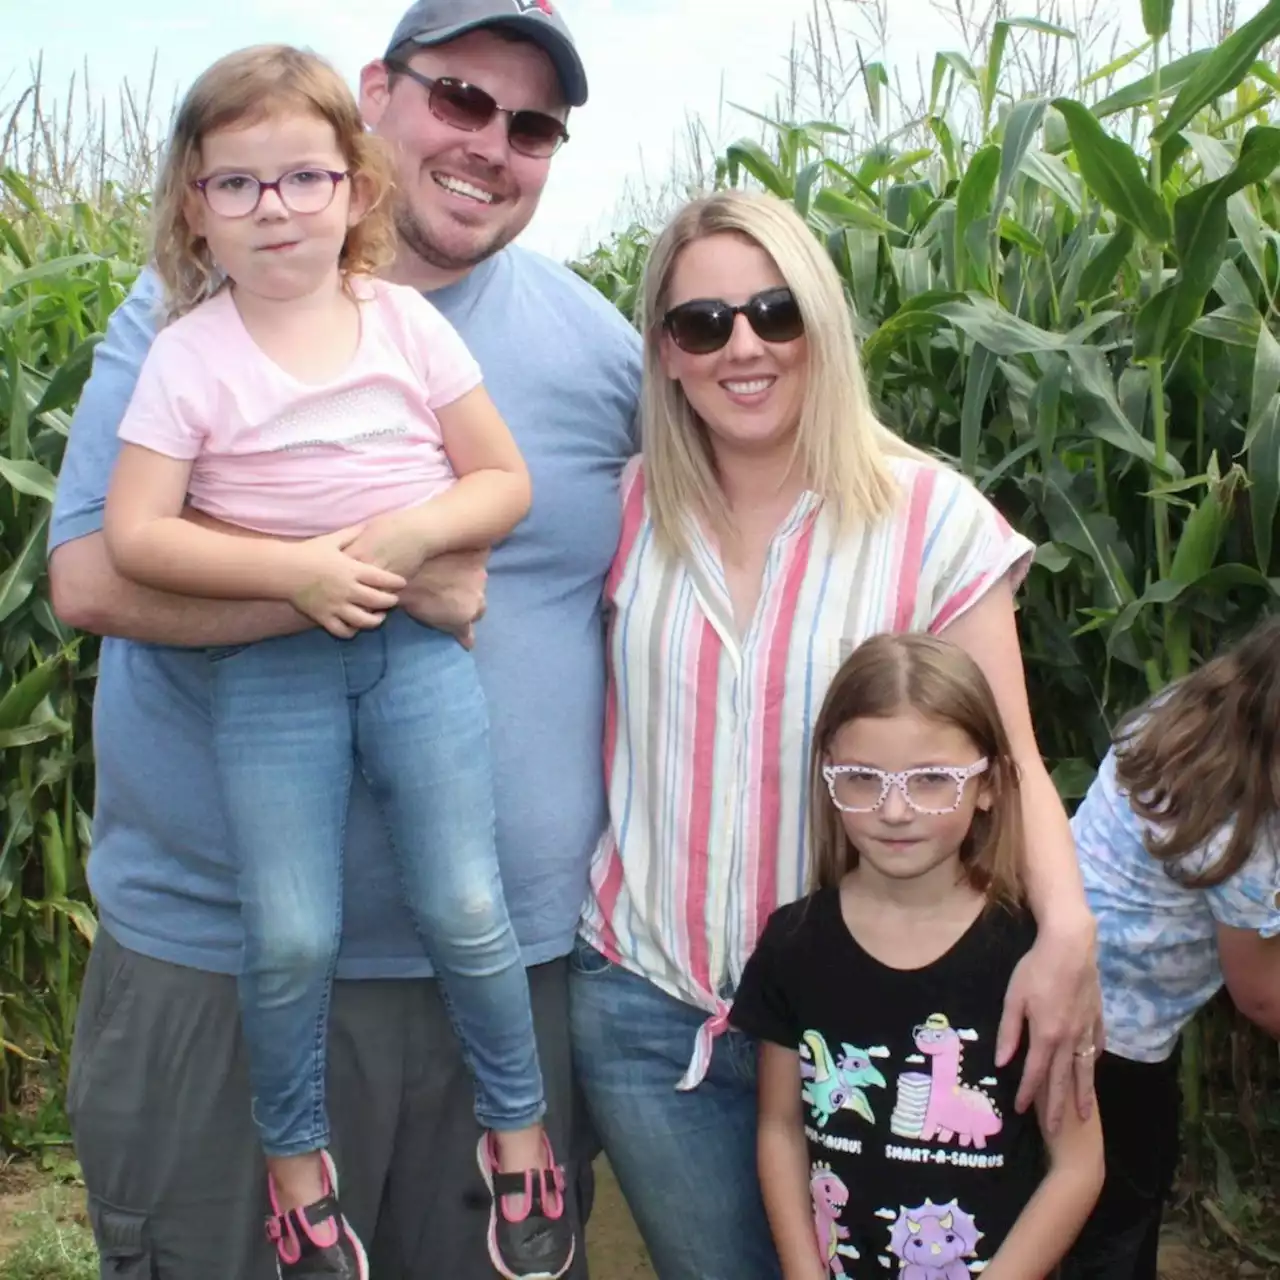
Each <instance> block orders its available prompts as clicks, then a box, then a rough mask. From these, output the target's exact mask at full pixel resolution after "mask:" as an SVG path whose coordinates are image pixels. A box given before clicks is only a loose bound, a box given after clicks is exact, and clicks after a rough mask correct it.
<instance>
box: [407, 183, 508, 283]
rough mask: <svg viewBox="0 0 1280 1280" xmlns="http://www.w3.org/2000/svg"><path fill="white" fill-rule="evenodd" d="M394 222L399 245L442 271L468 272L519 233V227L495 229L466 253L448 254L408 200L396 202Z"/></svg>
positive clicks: (504, 246)
mask: <svg viewBox="0 0 1280 1280" xmlns="http://www.w3.org/2000/svg"><path fill="white" fill-rule="evenodd" d="M395 223H396V234H397V235H398V236H399V238H400V243H401V244H403V245H404V247H405V248H406V249H408V250H409V252H410V253H412V254H414V255H415V256H416V257H418V258H421V259H422V261H423V262H425V263H427V264H428V265H429V266H432V267H436V268H438V269H439V270H441V271H469V270H470V269H471V268H472V267H475V266H478V265H479V264H480V263H481V262H483V261H484V260H485V259H486V258H491V257H492V256H493V255H494V254H495V253H497V252H498V250H500V249H505V248H506V246H507V245H508V244H510V243H511V241H512V240H514V239H515V238H516V236H517V235H518V234H519V228H517V229H516V230H515V231H509V230H508V228H506V227H497V228H495V229H494V231H493V232H491V233H490V236H489V238H488V239H487V240H485V241H483V242H482V243H481V244H480V245H478V246H477V247H476V248H474V249H472V250H471V251H470V252H469V253H465V254H455V253H449V252H448V251H447V250H446V249H444V248H442V247H441V245H440V244H439V243H438V242H437V241H436V240H435V239H433V237H432V235H431V233H430V231H429V230H428V229H427V227H426V225H425V224H424V223H423V221H422V220H421V219H420V218H419V217H418V216H417V214H415V213H414V211H413V207H412V205H411V204H410V203H409V201H408V200H405V199H400V200H397V201H396V208H395Z"/></svg>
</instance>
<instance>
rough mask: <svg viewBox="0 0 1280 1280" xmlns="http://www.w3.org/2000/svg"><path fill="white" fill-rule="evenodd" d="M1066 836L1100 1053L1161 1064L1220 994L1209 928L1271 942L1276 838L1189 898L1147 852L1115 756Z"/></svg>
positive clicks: (1207, 851) (1202, 863)
mask: <svg viewBox="0 0 1280 1280" xmlns="http://www.w3.org/2000/svg"><path fill="white" fill-rule="evenodd" d="M1191 785H1195V784H1194V780H1191ZM1071 829H1072V832H1073V834H1074V836H1075V841H1076V851H1077V854H1078V856H1079V859H1080V868H1081V871H1082V872H1083V874H1084V884H1085V892H1086V894H1087V895H1088V899H1089V906H1090V907H1091V909H1092V910H1093V913H1094V915H1095V916H1096V917H1097V921H1098V962H1099V968H1100V971H1101V977H1102V1001H1103V1016H1104V1019H1105V1022H1106V1028H1107V1048H1108V1050H1109V1051H1111V1052H1112V1053H1116V1054H1118V1055H1119V1056H1120V1057H1123V1058H1129V1059H1131V1060H1132V1061H1135V1062H1163V1061H1165V1059H1167V1058H1168V1057H1169V1055H1170V1054H1171V1053H1172V1052H1173V1049H1174V1046H1175V1045H1176V1043H1177V1040H1178V1035H1179V1033H1180V1032H1181V1030H1182V1028H1183V1027H1184V1026H1185V1025H1186V1024H1187V1022H1188V1021H1189V1020H1190V1019H1191V1018H1192V1017H1193V1016H1194V1015H1195V1013H1196V1012H1197V1010H1199V1009H1200V1008H1201V1007H1202V1006H1204V1005H1205V1004H1207V1003H1208V1002H1209V1001H1210V1000H1211V999H1212V998H1213V997H1214V995H1215V994H1216V993H1217V992H1218V989H1219V988H1220V987H1221V986H1222V970H1221V968H1220V967H1219V964H1218V942H1217V928H1218V925H1220V924H1222V925H1227V926H1228V927H1230V928H1233V929H1251V930H1254V931H1255V932H1257V933H1259V934H1261V935H1262V936H1263V937H1264V938H1270V937H1274V936H1275V935H1276V934H1280V838H1278V837H1280V832H1277V830H1276V829H1275V828H1274V827H1273V828H1272V829H1271V831H1270V832H1269V833H1268V835H1267V837H1266V838H1264V840H1263V841H1262V843H1261V844H1260V845H1259V847H1258V848H1257V849H1256V850H1255V851H1254V853H1253V856H1252V857H1251V858H1250V859H1249V861H1248V862H1247V863H1245V865H1244V866H1243V867H1242V868H1241V869H1240V870H1239V871H1238V872H1237V873H1236V874H1235V875H1234V876H1231V877H1230V878H1229V879H1228V880H1225V881H1224V882H1223V883H1222V884H1219V885H1215V886H1214V887H1213V888H1210V889H1188V888H1186V887H1184V886H1183V885H1181V884H1179V882H1178V881H1177V880H1175V879H1174V878H1173V877H1172V876H1171V875H1170V874H1169V872H1168V871H1167V870H1166V867H1165V864H1164V863H1162V862H1160V861H1159V860H1158V859H1156V858H1153V857H1152V856H1151V854H1150V853H1148V852H1147V850H1146V847H1145V845H1144V843H1143V836H1144V833H1145V831H1146V830H1147V827H1146V824H1145V823H1144V822H1143V821H1142V820H1141V819H1140V818H1138V817H1137V815H1136V814H1135V813H1134V812H1133V810H1132V809H1131V808H1130V807H1129V804H1128V800H1127V799H1126V796H1125V793H1124V790H1123V788H1122V787H1121V786H1120V784H1119V782H1118V781H1117V779H1116V769H1115V752H1114V750H1112V751H1109V752H1108V753H1107V756H1106V758H1105V759H1104V760H1103V762H1102V766H1101V768H1100V769H1099V770H1098V776H1097V777H1096V778H1095V779H1094V782H1093V785H1092V786H1091V787H1090V788H1089V792H1088V794H1087V795H1086V796H1085V798H1084V800H1083V801H1082V802H1081V805H1080V807H1079V809H1078V810H1077V811H1076V813H1075V816H1074V817H1073V818H1072V820H1071ZM1229 837H1230V829H1229V828H1224V830H1223V831H1221V832H1219V833H1218V835H1217V836H1215V837H1214V839H1213V840H1211V841H1210V842H1209V844H1208V845H1207V846H1206V847H1205V848H1204V849H1203V850H1200V851H1199V852H1197V853H1195V854H1193V855H1191V856H1190V858H1188V859H1187V861H1186V864H1185V865H1186V866H1187V868H1188V869H1189V870H1191V871H1192V872H1198V871H1201V870H1203V869H1204V868H1205V867H1207V866H1210V865H1211V864H1213V863H1214V862H1216V861H1217V858H1218V856H1219V854H1220V853H1221V851H1222V849H1223V848H1224V846H1225V844H1226V842H1227V840H1228V839H1229Z"/></svg>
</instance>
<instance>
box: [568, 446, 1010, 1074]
mask: <svg viewBox="0 0 1280 1280" xmlns="http://www.w3.org/2000/svg"><path fill="white" fill-rule="evenodd" d="M891 466H892V469H893V474H894V476H895V478H896V480H897V482H898V486H899V490H900V496H899V499H898V502H897V504H896V506H895V508H894V509H893V510H892V511H891V512H890V513H889V514H888V515H886V516H885V517H884V518H882V519H881V520H879V521H877V522H875V523H873V524H864V525H862V526H860V527H855V528H853V529H848V530H843V531H841V530H840V529H839V528H838V527H837V525H836V523H835V521H834V520H833V519H832V518H831V517H830V515H829V513H827V512H826V511H825V510H824V508H823V504H822V502H821V499H820V498H819V497H818V495H817V494H815V493H812V492H807V493H805V494H803V495H802V496H801V497H800V498H799V499H798V501H797V502H796V505H795V507H794V508H793V509H792V511H791V513H790V515H789V516H788V517H787V518H786V519H785V520H784V521H783V523H782V524H781V526H780V527H779V528H778V531H777V533H776V534H775V535H774V537H773V541H772V543H771V544H770V547H769V551H768V556H767V559H766V562H765V569H764V578H763V581H762V583H761V587H760V598H759V601H758V603H757V605H756V611H755V615H754V617H753V619H752V621H751V622H750V624H749V625H748V627H747V629H746V632H745V634H743V635H739V632H738V628H737V626H736V624H735V622H734V617H733V604H732V601H731V599H730V596H729V589H728V586H727V584H726V581H725V575H724V569H723V567H722V565H721V563H720V558H719V554H718V552H717V550H716V548H715V546H714V545H713V543H712V542H711V541H710V540H709V539H708V538H707V536H706V535H705V534H704V532H703V531H702V529H701V527H700V525H699V524H698V522H697V521H696V520H694V519H693V518H692V517H690V519H689V521H688V533H689V538H690V542H691V547H690V552H689V554H688V555H687V556H685V557H676V556H672V555H670V554H668V553H667V552H666V551H665V550H664V549H663V548H661V547H660V546H659V545H658V544H657V542H656V540H655V538H654V533H653V522H652V520H651V518H650V515H649V510H648V504H647V502H646V499H645V488H644V471H643V467H642V466H641V464H640V463H639V461H638V460H637V461H636V462H634V463H632V464H630V465H629V466H628V469H627V470H626V471H625V472H624V473H623V482H622V494H623V515H622V537H621V540H620V543H619V547H618V552H617V555H616V556H615V557H614V564H613V569H612V571H611V572H610V575H609V578H608V581H607V582H606V585H605V600H606V605H607V607H608V608H609V609H610V610H611V618H610V630H609V663H610V671H609V689H608V702H607V704H606V720H605V770H606V780H607V783H608V788H609V816H610V826H609V830H608V831H607V832H606V833H605V835H604V837H603V839H602V840H601V842H600V844H599V846H598V848H597V849H596V853H595V858H594V860H593V863H592V867H591V885H590V892H589V895H588V899H587V905H586V909H585V912H584V916H583V923H582V933H583V936H584V937H585V939H586V941H587V942H589V943H590V944H591V945H592V946H593V947H595V948H596V950H598V951H601V952H603V953H604V954H605V955H606V956H607V957H608V958H609V959H610V960H612V961H613V962H614V963H615V964H618V965H620V966H621V967H622V968H624V969H627V970H629V971H630V972H632V973H635V974H639V975H640V976H641V977H643V978H646V979H648V980H649V981H650V982H652V983H653V984H654V985H655V986H657V987H659V988H660V989H662V990H663V991H665V992H667V993H668V994H669V995H672V996H675V997H676V998H677V999H680V1000H684V1001H686V1002H687V1003H689V1004H692V1005H694V1006H696V1007H698V1008H700V1009H704V1010H705V1011H706V1013H707V1021H706V1022H705V1023H704V1024H703V1026H702V1029H701V1031H700V1032H699V1034H698V1036H697V1040H696V1042H695V1043H692V1044H690V1046H689V1050H690V1054H691V1055H692V1060H691V1062H690V1065H689V1069H688V1071H687V1072H686V1074H685V1076H684V1078H683V1080H681V1081H680V1082H679V1083H680V1085H681V1086H682V1087H684V1088H692V1087H693V1086H694V1085H696V1084H697V1083H698V1082H699V1081H700V1080H701V1079H702V1077H703V1075H704V1074H705V1072H706V1069H707V1066H708V1064H709V1063H710V1060H711V1051H712V1045H713V1041H714V1038H715V1037H716V1036H717V1035H719V1034H720V1032H722V1031H723V1030H724V1028H725V1026H726V1025H727V1019H728V1014H729V1009H730V1000H731V999H732V993H733V990H734V988H735V987H736V986H737V983H738V981H739V979H740V978H741V976H742V970H743V966H744V965H745V964H746V962H747V958H748V957H749V956H750V955H751V952H752V950H753V949H754V947H755V945H756V941H757V940H758V939H759V937H760V932H761V930H762V929H763V928H764V925H765V921H766V920H768V918H769V916H770V914H771V913H772V912H773V911H774V910H775V909H776V908H778V907H779V906H782V905H783V904H785V903H788V902H794V901H795V900H796V899H797V898H798V897H799V896H800V895H801V893H802V892H803V889H804V874H805V847H806V821H807V807H808V806H807V797H808V768H809V751H810V738H811V734H812V730H813V724H814V720H815V719H816V717H817V714H818V711H819V710H820V709H821V706H822V700H823V697H824V696H825V694H826V691H827V686H828V685H829V684H830V682H831V679H832V677H833V676H834V675H835V673H836V671H837V670H838V669H839V667H840V665H841V664H842V663H843V662H844V660H845V658H847V657H848V656H849V654H850V652H851V651H852V650H853V648H854V647H855V646H856V645H858V644H860V643H861V642H862V641H863V640H866V639H867V638H868V637H870V636H873V635H876V634H878V633H881V632H886V631H931V632H938V631H941V630H942V629H943V628H944V627H946V626H947V624H948V623H951V622H953V621H955V619H956V618H958V617H960V616H961V615H962V614H963V613H965V612H966V611H967V610H968V609H970V608H971V607H972V606H973V605H974V604H975V603H976V602H977V601H979V600H981V599H982V597H983V596H984V595H985V594H986V593H987V591H988V590H990V588H991V587H992V586H993V585H994V584H995V583H997V582H998V581H1000V579H1002V578H1003V577H1005V576H1006V575H1010V576H1011V577H1012V580H1013V581H1014V583H1015V585H1016V584H1017V583H1018V582H1019V581H1020V580H1021V578H1022V576H1023V575H1024V574H1025V572H1026V569H1027V566H1028V564H1029V563H1030V559H1031V553H1032V551H1033V550H1034V544H1033V543H1031V542H1029V541H1028V540H1027V539H1026V538H1024V537H1022V536H1021V535H1019V534H1017V533H1015V532H1014V531H1013V530H1012V529H1011V528H1010V527H1009V525H1008V524H1007V523H1006V522H1005V520H1004V519H1003V517H1002V516H1001V515H1000V513H999V512H998V511H997V510H996V508H995V507H994V506H992V504H991V503H990V502H988V501H987V499H986V498H984V497H983V496H982V494H981V493H979V492H978V490H977V489H976V488H975V487H974V485H973V484H972V483H971V482H970V481H968V480H967V479H965V477H964V476H962V475H960V474H959V473H957V472H955V471H953V470H951V469H950V468H948V467H944V466H941V465H930V464H928V463H925V462H922V461H914V460H908V459H895V460H894V461H893V462H892V463H891ZM672 1083H673V1084H675V1083H676V1082H675V1081H673V1082H672Z"/></svg>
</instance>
